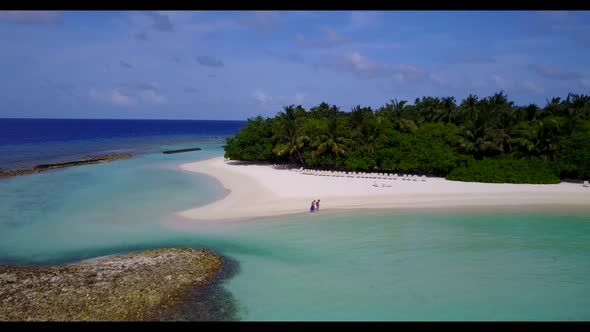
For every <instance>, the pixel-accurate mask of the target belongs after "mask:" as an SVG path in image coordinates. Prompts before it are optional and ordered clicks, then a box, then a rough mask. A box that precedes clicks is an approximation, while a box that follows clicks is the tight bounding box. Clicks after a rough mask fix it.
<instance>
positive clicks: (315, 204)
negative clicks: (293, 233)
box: [309, 199, 320, 212]
mask: <svg viewBox="0 0 590 332" xmlns="http://www.w3.org/2000/svg"><path fill="white" fill-rule="evenodd" d="M319 210H320V200H319V199H318V200H315V199H314V200H313V202H311V207H310V208H309V212H314V211H319Z"/></svg>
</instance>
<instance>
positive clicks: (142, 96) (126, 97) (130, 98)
mask: <svg viewBox="0 0 590 332" xmlns="http://www.w3.org/2000/svg"><path fill="white" fill-rule="evenodd" d="M89 96H90V98H92V99H94V100H96V101H99V102H102V103H107V104H111V105H115V106H125V107H129V106H135V105H138V104H147V105H158V104H164V103H166V102H167V101H168V98H166V96H164V95H162V94H161V93H160V92H159V91H158V90H155V89H139V88H138V89H136V91H134V92H128V91H124V90H121V89H107V90H97V89H95V88H92V89H90V92H89Z"/></svg>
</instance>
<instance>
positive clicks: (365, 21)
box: [349, 11, 379, 30]
mask: <svg viewBox="0 0 590 332" xmlns="http://www.w3.org/2000/svg"><path fill="white" fill-rule="evenodd" d="M378 20H379V12H367V11H353V12H351V13H350V24H349V27H350V29H352V30H357V29H362V28H364V27H367V26H370V25H372V24H375V23H376V22H377V21H378Z"/></svg>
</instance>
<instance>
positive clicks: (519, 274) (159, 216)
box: [0, 140, 590, 321]
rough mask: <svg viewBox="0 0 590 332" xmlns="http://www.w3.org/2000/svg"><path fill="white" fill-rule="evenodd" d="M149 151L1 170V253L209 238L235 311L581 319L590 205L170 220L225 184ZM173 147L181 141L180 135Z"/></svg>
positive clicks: (246, 314) (588, 310) (244, 315)
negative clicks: (228, 264)
mask: <svg viewBox="0 0 590 332" xmlns="http://www.w3.org/2000/svg"><path fill="white" fill-rule="evenodd" d="M195 143H196V144H198V145H197V146H201V147H203V151H199V152H195V153H186V154H178V155H163V154H160V153H146V154H142V155H139V156H137V157H135V158H132V159H128V160H122V161H116V162H112V163H107V164H97V165H88V166H82V167H75V168H69V169H62V170H56V171H51V172H47V173H42V174H34V175H27V176H21V177H14V178H9V179H4V180H0V261H1V262H2V263H4V264H25V265H44V264H59V263H65V262H71V261H76V260H81V259H85V258H91V257H96V256H101V255H108V254H114V253H120V252H126V251H132V250H138V249H144V248H152V247H171V246H194V247H205V248H210V249H212V250H214V251H216V252H219V253H221V254H223V255H224V256H227V257H229V258H231V259H233V260H234V261H236V262H237V263H238V265H239V268H238V269H237V272H236V273H235V274H234V275H233V276H232V277H231V278H228V279H225V280H223V281H222V283H221V285H220V287H221V288H222V290H223V291H224V292H225V293H227V294H229V295H230V296H228V297H227V299H226V301H231V302H232V308H234V309H235V311H236V312H235V314H236V315H235V317H237V318H238V319H241V320H262V321H266V320H277V321H280V320H289V321H292V320H328V321H329V320H361V321H371V320H411V321H414V320H429V321H430V320H437V321H438V320H588V319H590V278H589V276H590V214H585V213H580V212H576V213H574V212H563V211H555V212H553V213H547V212H540V211H539V212H531V211H526V212H525V211H522V212H514V211H513V212H507V211H504V212H496V213H492V212H478V213H476V212H473V211H471V212H460V211H455V212H444V213H443V212H420V211H417V212H412V213H410V212H384V211H369V212H367V211H357V212H343V211H322V212H321V213H317V214H314V215H311V214H309V213H304V214H301V215H297V216H290V217H281V218H270V219H265V220H258V221H248V222H244V223H234V224H226V225H220V226H213V227H200V226H198V225H197V226H191V227H189V228H187V229H179V228H175V227H169V226H168V223H167V221H169V220H173V219H174V218H175V217H174V214H175V212H176V211H181V210H183V209H186V208H189V207H192V206H196V205H200V204H207V203H209V202H211V201H214V200H216V199H219V198H221V197H223V196H224V195H225V192H224V189H223V188H222V187H221V186H220V184H219V183H218V182H217V181H216V180H215V179H212V178H209V177H206V176H204V175H199V174H193V173H188V172H184V171H181V170H179V169H178V168H177V166H178V165H179V164H181V163H184V162H188V161H193V160H199V159H204V158H209V157H212V156H219V155H221V154H222V143H223V142H222V141H221V140H218V141H214V140H213V141H211V140H209V141H198V140H197V141H195ZM179 147H182V146H179Z"/></svg>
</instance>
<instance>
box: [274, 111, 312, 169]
mask: <svg viewBox="0 0 590 332" xmlns="http://www.w3.org/2000/svg"><path fill="white" fill-rule="evenodd" d="M299 128H300V126H298V123H297V117H296V116H295V107H294V106H293V105H290V106H285V107H284V112H280V113H279V115H278V116H277V121H276V126H275V127H274V128H273V132H274V135H273V140H274V141H275V142H277V143H276V145H275V147H274V149H273V153H275V154H276V155H277V156H279V157H283V156H287V157H292V156H295V158H296V159H297V161H298V162H299V163H300V164H301V165H302V166H305V159H304V158H303V154H302V153H301V149H302V148H303V147H304V146H305V143H307V141H308V140H309V138H308V137H307V136H305V135H300V133H299V132H300V129H299Z"/></svg>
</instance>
